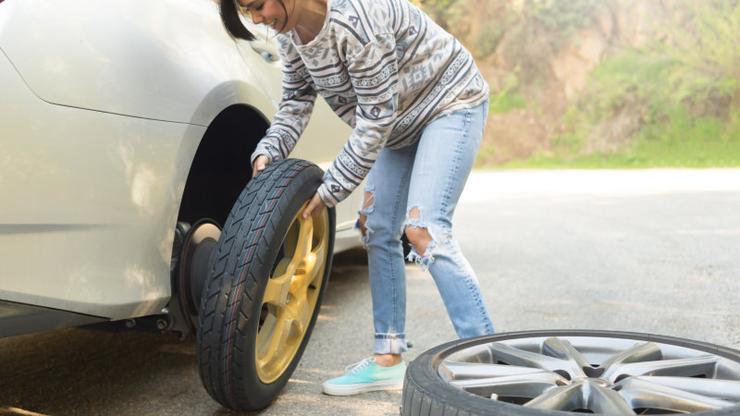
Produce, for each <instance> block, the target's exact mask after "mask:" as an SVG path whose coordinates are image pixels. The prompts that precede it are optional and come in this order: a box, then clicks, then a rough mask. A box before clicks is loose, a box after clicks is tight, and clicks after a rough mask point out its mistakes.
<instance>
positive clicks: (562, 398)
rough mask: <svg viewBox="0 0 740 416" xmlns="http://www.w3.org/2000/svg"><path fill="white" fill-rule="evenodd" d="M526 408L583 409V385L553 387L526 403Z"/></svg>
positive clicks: (579, 383)
mask: <svg viewBox="0 0 740 416" xmlns="http://www.w3.org/2000/svg"><path fill="white" fill-rule="evenodd" d="M523 406H524V407H531V408H533V409H541V410H564V411H569V410H575V409H583V408H584V407H585V403H584V400H583V383H581V382H578V383H573V384H571V385H568V386H562V387H553V388H551V389H549V390H547V391H545V392H544V393H543V394H541V395H539V396H537V397H535V398H534V399H532V400H530V401H528V402H527V403H524V405H523Z"/></svg>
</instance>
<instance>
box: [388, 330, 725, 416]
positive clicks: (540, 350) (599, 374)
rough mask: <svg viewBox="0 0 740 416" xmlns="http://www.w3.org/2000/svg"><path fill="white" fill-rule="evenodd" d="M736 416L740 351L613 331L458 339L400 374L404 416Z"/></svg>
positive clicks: (415, 362) (500, 335) (423, 357)
mask: <svg viewBox="0 0 740 416" xmlns="http://www.w3.org/2000/svg"><path fill="white" fill-rule="evenodd" d="M583 413H597V414H607V415H636V414H639V415H642V414H650V415H653V414H669V413H670V414H674V413H681V414H694V413H700V414H701V415H703V416H730V415H735V416H737V415H740V351H736V350H732V349H729V348H724V347H720V346H717V345H713V344H708V343H705V342H699V341H690V340H686V339H680V338H673V337H667V336H658V335H646V334H637V333H629V332H613V331H569V330H563V331H525V332H514V333H502V334H498V335H491V336H484V337H479V338H471V339H464V340H457V341H453V342H449V343H447V344H443V345H440V346H438V347H435V348H433V349H431V350H429V351H426V352H424V353H423V354H421V355H420V356H419V357H418V358H417V359H416V360H414V361H413V362H412V363H411V364H410V365H409V368H408V370H407V371H406V378H405V381H404V389H403V399H402V405H401V415H402V416H422V415H423V416H447V415H456V416H474V415H501V416H503V415H510V416H548V415H551V416H555V415H564V416H565V415H576V414H583Z"/></svg>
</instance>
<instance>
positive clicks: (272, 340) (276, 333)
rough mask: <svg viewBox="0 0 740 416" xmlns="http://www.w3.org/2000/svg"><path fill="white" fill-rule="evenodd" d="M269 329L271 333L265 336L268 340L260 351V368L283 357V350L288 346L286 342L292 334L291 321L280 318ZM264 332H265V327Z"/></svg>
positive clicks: (258, 357)
mask: <svg viewBox="0 0 740 416" xmlns="http://www.w3.org/2000/svg"><path fill="white" fill-rule="evenodd" d="M267 329H268V331H269V332H268V333H267V334H265V335H266V336H267V337H268V339H267V340H266V342H265V343H263V344H262V348H261V349H260V350H259V354H258V356H257V361H258V365H259V366H260V367H264V366H266V365H269V364H270V362H271V361H272V360H273V359H274V358H279V357H280V356H282V352H283V349H284V348H285V346H286V343H285V341H286V340H287V339H288V334H289V333H290V321H288V320H286V319H283V318H282V317H280V316H278V317H277V318H275V322H274V325H272V327H271V328H267ZM262 330H265V326H264V325H263V327H262ZM260 332H262V331H260Z"/></svg>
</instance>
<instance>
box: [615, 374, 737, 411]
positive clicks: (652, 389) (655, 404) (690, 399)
mask: <svg viewBox="0 0 740 416" xmlns="http://www.w3.org/2000/svg"><path fill="white" fill-rule="evenodd" d="M617 386H619V387H621V388H620V390H619V393H620V394H621V395H622V396H623V397H624V398H625V399H626V400H627V402H628V403H630V404H631V405H632V407H633V408H645V409H660V410H667V411H672V412H684V413H691V412H703V411H709V410H714V409H720V408H723V407H729V406H733V405H734V403H732V402H729V401H726V400H721V399H715V398H712V397H705V396H702V395H699V394H695V393H690V392H687V391H683V390H679V389H676V388H673V387H668V386H662V385H659V384H655V383H652V382H650V381H645V380H644V379H643V380H641V379H640V378H638V377H630V378H627V379H625V380H622V381H621V382H619V383H618V384H617Z"/></svg>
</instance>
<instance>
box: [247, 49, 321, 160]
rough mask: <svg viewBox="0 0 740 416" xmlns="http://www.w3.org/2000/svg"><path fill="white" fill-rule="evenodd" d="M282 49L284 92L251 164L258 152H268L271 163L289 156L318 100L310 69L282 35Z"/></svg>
mask: <svg viewBox="0 0 740 416" xmlns="http://www.w3.org/2000/svg"><path fill="white" fill-rule="evenodd" d="M279 51H280V56H281V58H282V61H283V95H282V98H281V100H280V105H279V107H278V112H277V114H275V117H274V118H273V120H272V123H271V124H270V128H269V129H267V132H266V133H265V137H264V138H262V140H260V142H259V143H258V144H257V148H256V149H255V151H254V152H253V153H252V157H251V159H250V161H251V163H252V165H254V160H255V159H256V158H257V156H259V155H265V156H267V157H268V159H270V163H272V162H277V161H279V160H282V159H285V158H286V157H288V155H289V154H290V152H291V151H292V150H293V148H294V147H295V145H296V143H298V139H299V138H300V137H301V134H302V133H303V130H305V128H306V126H307V125H308V122H309V120H310V118H311V112H312V111H313V106H314V103H315V101H316V91H315V90H314V88H313V86H312V85H311V84H310V82H309V81H308V80H309V79H310V77H309V76H308V70H307V69H306V66H305V65H304V64H303V61H302V60H301V57H300V56H299V55H298V52H297V51H296V50H295V48H294V47H293V46H292V45H291V44H290V41H289V40H287V39H282V40H281V43H280V48H279Z"/></svg>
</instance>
